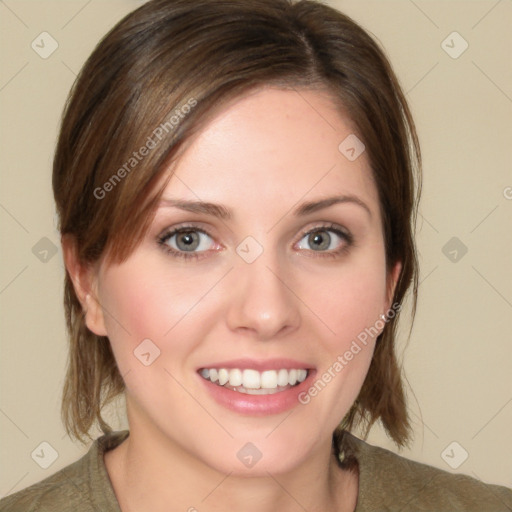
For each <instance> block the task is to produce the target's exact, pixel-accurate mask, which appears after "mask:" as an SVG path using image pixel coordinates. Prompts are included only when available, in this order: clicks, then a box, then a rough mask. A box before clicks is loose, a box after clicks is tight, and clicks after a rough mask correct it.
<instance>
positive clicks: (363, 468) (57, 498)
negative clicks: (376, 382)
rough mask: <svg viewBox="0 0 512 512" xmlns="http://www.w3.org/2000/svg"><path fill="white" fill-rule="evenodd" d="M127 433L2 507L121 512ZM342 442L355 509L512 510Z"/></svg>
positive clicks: (476, 490)
mask: <svg viewBox="0 0 512 512" xmlns="http://www.w3.org/2000/svg"><path fill="white" fill-rule="evenodd" d="M128 435H129V432H128V431H121V432H114V433H112V434H108V435H104V436H102V437H100V438H98V439H96V441H94V443H93V444H92V446H91V448H90V449H89V451H88V453H86V454H85V455H84V456H83V457H82V458H81V459H79V460H78V461H77V462H75V463H73V464H70V465H69V466H67V467H65V468H63V469H62V470H60V471H58V472H57V473H55V474H54V475H52V476H50V477H48V478H46V479H45V480H43V481H42V482H39V483H37V484H34V485H32V486H30V487H28V488H26V489H23V490H21V491H19V492H17V493H15V494H12V495H10V496H7V497H6V498H4V499H2V500H0V512H64V511H72V512H121V509H120V508H119V504H118V502H117V500H116V497H115V494H114V490H113V488H112V485H111V483H110V480H109V477H108V473H107V470H106V468H105V464H104V461H103V454H104V453H105V452H106V451H108V450H110V449H112V448H115V447H116V446H118V445H119V444H120V443H121V442H122V441H124V439H126V437H127V436H128ZM343 443H347V444H346V445H345V444H344V446H346V447H348V448H349V450H348V451H349V452H351V453H352V454H353V455H354V456H355V459H356V460H357V466H358V468H359V495H358V500H357V507H356V510H355V512H370V511H375V512H377V511H379V512H381V511H393V512H394V511H397V512H398V511H403V512H412V511H432V512H443V511H447V512H448V511H449V512H457V511H474V512H483V511H485V512H511V511H512V489H508V488H506V487H501V486H498V485H490V484H484V483H482V482H480V481H479V480H477V479H475V478H472V477H469V476H465V475H459V474H452V473H449V472H447V471H443V470H440V469H437V468H434V467H431V466H427V465H425V464H421V463H419V462H414V461H411V460H408V459H406V458H404V457H401V456H399V455H396V454H394V453H393V452H391V451H389V450H385V449H383V448H379V447H376V446H372V445H370V444H368V443H366V442H364V441H362V440H360V439H358V438H357V437H354V436H353V435H351V434H348V433H346V434H345V436H343Z"/></svg>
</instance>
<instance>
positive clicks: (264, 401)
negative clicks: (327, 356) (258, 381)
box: [197, 359, 316, 416]
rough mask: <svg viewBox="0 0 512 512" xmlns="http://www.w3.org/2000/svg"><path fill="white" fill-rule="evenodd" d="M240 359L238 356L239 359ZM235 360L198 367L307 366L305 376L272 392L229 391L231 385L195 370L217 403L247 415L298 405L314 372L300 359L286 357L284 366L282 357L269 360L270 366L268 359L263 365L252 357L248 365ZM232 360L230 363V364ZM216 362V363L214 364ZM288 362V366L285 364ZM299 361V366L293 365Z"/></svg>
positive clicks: (276, 410) (266, 367) (255, 367)
mask: <svg viewBox="0 0 512 512" xmlns="http://www.w3.org/2000/svg"><path fill="white" fill-rule="evenodd" d="M240 361H242V360H240ZM240 361H238V362H237V363H236V364H235V362H234V361H230V362H229V363H230V364H229V365H227V364H226V363H222V364H219V363H216V364H215V365H212V366H203V367H201V368H226V369H228V368H240V367H241V368H244V369H246V368H248V369H254V370H258V371H264V370H265V369H271V370H273V369H277V368H287V369H293V368H307V369H308V370H309V371H308V376H307V377H306V379H305V380H304V381H303V382H301V383H300V384H297V385H296V386H293V387H292V388H290V389H287V390H286V391H280V392H279V393H274V394H272V395H248V394H246V393H240V392H239V391H233V390H231V389H228V388H225V387H223V386H219V385H218V384H214V383H213V382H211V381H209V380H207V379H205V378H204V377H202V376H201V375H200V374H199V373H197V377H198V379H200V380H201V382H202V383H203V386H205V389H206V391H207V393H208V394H209V395H210V396H211V397H212V398H213V399H214V400H215V402H217V404H219V405H220V406H222V407H224V408H226V409H229V410H230V411H233V412H236V413H239V414H243V415H247V416H268V415H271V414H279V413H282V412H285V411H288V410H289V409H292V408H293V407H297V406H298V405H300V404H301V403H300V401H299V395H300V394H301V393H303V392H304V391H306V390H307V389H308V388H309V387H310V386H311V385H312V382H313V380H314V378H315V375H316V370H315V369H312V368H311V367H308V365H304V363H297V362H296V361H295V362H292V363H290V360H286V361H287V363H286V364H285V365H284V366H280V365H282V364H283V361H284V360H277V359H276V360H273V364H274V367H271V366H269V363H270V361H266V362H265V363H264V365H263V366H262V364H258V365H255V364H254V361H252V363H253V364H252V365H251V364H248V362H247V360H245V361H246V363H244V364H240ZM231 363H233V365H231ZM217 364H219V366H217ZM290 364H291V366H289V365H290ZM297 364H299V366H296V365H297Z"/></svg>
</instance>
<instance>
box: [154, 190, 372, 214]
mask: <svg viewBox="0 0 512 512" xmlns="http://www.w3.org/2000/svg"><path fill="white" fill-rule="evenodd" d="M343 203H345V204H346V203H349V204H355V205H358V206H360V207H361V208H363V209H364V210H365V211H366V212H367V213H368V215H369V217H370V218H371V216H372V213H371V210H370V208H368V206H367V205H366V203H364V202H363V201H361V199H359V198H358V197H357V196H354V195H341V196H333V197H327V198H325V199H319V200H317V201H308V202H305V203H302V204H301V205H300V206H298V207H297V208H295V209H294V210H293V215H295V216H296V217H305V216H306V215H311V214H312V213H315V212H317V211H319V210H323V209H324V208H328V207H329V206H332V205H335V204H343ZM159 207H164V208H165V207H174V208H179V209H180V210H185V211H187V212H192V213H202V214H205V215H211V216H213V217H218V218H219V219H223V220H229V219H232V218H233V212H232V211H231V210H230V209H229V208H227V207H226V206H224V205H222V204H216V203H207V202H203V201H187V200H184V199H172V198H164V199H162V200H161V201H160V204H159Z"/></svg>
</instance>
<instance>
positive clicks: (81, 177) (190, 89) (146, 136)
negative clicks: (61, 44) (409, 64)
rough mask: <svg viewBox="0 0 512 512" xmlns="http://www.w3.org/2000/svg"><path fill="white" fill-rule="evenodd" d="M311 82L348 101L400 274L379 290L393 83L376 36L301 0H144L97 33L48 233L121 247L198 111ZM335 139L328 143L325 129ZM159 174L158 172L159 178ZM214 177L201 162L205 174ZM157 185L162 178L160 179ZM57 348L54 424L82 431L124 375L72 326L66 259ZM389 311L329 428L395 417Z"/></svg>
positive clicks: (408, 276)
mask: <svg viewBox="0 0 512 512" xmlns="http://www.w3.org/2000/svg"><path fill="white" fill-rule="evenodd" d="M269 86H270V87H278V88H281V89H289V90H295V91H297V92H298V93H300V90H301V89H302V90H304V89H310V90H312V89H313V90H321V91H325V92H327V93H328V94H329V96H330V97H331V98H332V100H333V102H334V104H335V105H336V106H339V109H340V112H344V113H345V114H346V115H348V117H349V119H350V121H351V123H352V125H353V126H354V130H355V133H356V134H357V137H358V138H359V139H361V140H362V141H363V143H364V145H365V148H366V149H365V151H366V156H367V158H368V161H369V163H370V167H371V172H372V176H373V179H374V182H375V184H376V188H377V191H378V197H379V203H380V209H381V216H382V229H383V234H384V240H385V253H386V254H385V255H386V265H387V270H388V272H390V271H391V269H392V268H393V266H394V264H395V263H396V262H398V261H400V262H401V263H402V269H401V273H400V276H399V279H398V282H397V285H396V288H395V292H394V297H393V302H394V303H397V304H402V301H403V299H404V297H405V295H406V292H408V291H411V288H412V293H411V295H412V306H413V307H412V315H411V316H412V318H411V326H412V320H413V319H414V315H415V312H416V297H417V287H418V262H417V255H416V249H415V243H414V233H415V225H416V215H417V207H418V201H419V196H420V192H421V155H420V148H419V143H418V138H417V134H416V130H415V127H414V122H413V119H412V116H411V113H410V110H409V107H408V105H407V102H406V99H405V96H404V94H403V92H402V90H401V87H400V85H399V82H398V80H397V78H396V76H395V74H394V72H393V70H392V68H391V66H390V64H389V62H388V60H387V58H386V56H385V54H384V52H383V50H382V49H381V48H380V47H379V45H378V44H377V43H376V42H375V41H374V40H373V38H372V37H371V36H370V35H369V34H368V33H367V32H366V31H365V30H364V29H362V28H361V27H360V26H359V25H358V24H356V23H355V22H354V21H353V20H351V19H350V18H349V17H348V16H346V15H344V14H342V13H340V12H339V11H337V10H335V9H333V8H331V7H329V6H326V5H324V4H321V3H319V2H316V1H311V0H300V1H293V0H243V1H238V0H194V1H190V0H152V1H149V2H147V3H146V4H144V5H142V6H141V7H139V8H138V9H137V10H135V11H133V12H132V13H130V14H128V15H127V16H126V17H125V18H124V19H122V20H121V21H120V22H119V23H117V25H116V26H115V27H114V28H113V29H111V30H110V32H109V33H108V34H107V35H106V36H104V38H103V39H102V40H101V41H100V42H99V44H98V45H97V46H96V48H95V49H94V51H93V53H92V54H91V55H90V57H89V58H88V60H87V61H86V63H85V65H84V66H83V68H82V70H81V71H80V73H79V75H78V77H77V79H76V81H75V83H74V85H73V87H72V90H71V92H70V95H69V98H68V101H67V103H66V107H65V109H64V113H63V118H62V123H61V129H60V134H59V139H58V143H57V147H56V152H55V158H54V166H53V192H54V197H55V201H56V207H57V213H58V219H59V226H58V227H59V230H60V233H61V236H64V235H66V236H69V237H70V238H71V239H73V240H74V247H75V251H76V252H75V254H76V257H77V258H78V261H79V262H80V263H81V264H83V265H84V266H85V267H87V266H88V265H91V264H93V263H94V262H97V261H98V259H99V258H100V257H102V256H104V257H105V261H107V262H109V263H120V262H122V261H124V260H125V259H126V258H127V257H128V256H129V255H130V254H131V253H132V251H133V250H134V249H135V248H136V247H137V246H138V244H139V243H140V242H141V241H142V239H143V237H144V235H145V233H146V230H147V229H148V227H149V225H150V223H151V221H152V220H153V215H154V213H155V209H156V205H157V203H158V201H159V198H160V196H161V194H162V192H163V189H164V188H165V185H166V183H168V179H170V177H171V176H168V177H166V176H165V174H164V173H165V171H166V169H168V168H169V165H170V164H171V163H173V162H175V161H176V159H177V158H178V156H179V155H180V154H181V152H182V151H183V150H184V149H185V148H186V146H187V142H190V140H191V136H192V135H193V134H195V133H197V132H198V131H199V130H200V129H201V127H202V126H204V123H205V121H206V120H207V119H208V118H209V117H211V116H213V114H214V113H216V112H218V111H219V110H220V109H222V107H223V105H224V106H225V105H226V104H227V103H228V102H229V101H232V100H236V99H237V98H239V97H242V96H243V95H244V94H248V93H249V92H252V91H255V90H257V89H258V88H262V87H269ZM340 142H341V141H340ZM163 178H167V180H165V179H164V180H163V181H162V179H163ZM212 179H215V176H212ZM162 183H163V184H162ZM64 306H65V314H66V323H67V329H68V333H69V342H70V345H69V360H68V367H67V374H66V378H65V383H64V389H63V397H62V417H63V421H64V425H65V427H66V430H67V432H68V434H69V435H70V436H72V437H75V438H77V439H79V440H81V441H83V440H84V438H85V437H90V434H89V432H90V430H91V428H92V426H93V425H94V424H95V423H96V422H97V424H98V425H99V427H100V428H101V430H102V431H103V432H105V433H107V432H109V431H111V427H110V426H109V425H108V424H107V422H106V421H105V419H104V418H103V416H102V411H103V407H104V406H105V405H106V404H107V403H109V402H111V401H112V400H113V399H114V398H116V397H117V396H118V395H120V394H122V393H123V390H124V382H123V379H122V377H121V375H120V373H119V370H118V368H117V365H116V361H115V359H114V356H113V353H112V350H111V347H110V342H109V339H108V337H104V336H97V335H96V334H94V333H92V332H91V331H90V330H89V329H88V328H87V327H86V324H85V316H84V312H83V310H82V306H81V303H80V301H79V299H78V296H77V294H76V292H75V289H74V287H73V283H72V280H71V278H70V274H69V272H68V271H66V276H65V290H64ZM399 316H400V313H399V312H398V311H397V312H396V314H395V315H394V316H393V318H390V319H389V320H388V321H387V322H386V325H385V327H384V330H383V331H382V333H381V334H380V335H379V337H378V338H377V341H376V347H375V351H374V355H373V359H372V361H371V364H370V368H369V371H368V374H367V376H366V379H365V381H364V384H363V386H362V388H361V390H360V393H359V395H358V397H357V399H356V401H355V402H354V404H353V406H352V407H351V409H350V411H349V412H348V413H347V415H346V416H345V418H343V421H342V422H341V424H340V425H339V426H338V428H337V429H336V431H335V432H334V435H333V439H334V437H335V436H336V435H340V432H341V433H342V432H343V431H344V430H351V429H353V428H354V427H356V426H358V425H359V426H361V425H362V426H364V427H365V429H366V430H365V435H367V433H368V432H369V430H370V428H371V426H372V425H373V424H374V423H375V422H376V421H377V420H380V421H381V422H382V425H383V427H384V429H385V430H386V432H387V433H388V435H389V436H390V437H391V438H392V439H393V440H394V442H395V443H396V444H397V445H398V446H404V445H407V444H408V442H409V438H410V431H411V427H410V421H409V416H408V413H407V407H406V398H405V390H404V386H403V375H402V370H401V368H400V365H399V364H398V360H397V357H396V354H395V336H396V328H397V320H398V318H399Z"/></svg>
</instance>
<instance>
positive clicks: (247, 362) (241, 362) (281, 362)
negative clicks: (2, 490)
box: [198, 358, 314, 372]
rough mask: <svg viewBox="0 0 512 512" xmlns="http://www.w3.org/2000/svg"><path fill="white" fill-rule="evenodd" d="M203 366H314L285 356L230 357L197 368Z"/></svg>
mask: <svg viewBox="0 0 512 512" xmlns="http://www.w3.org/2000/svg"><path fill="white" fill-rule="evenodd" d="M203 368H217V369H220V368H226V369H234V368H240V369H244V370H245V369H250V370H257V371H259V372H262V371H264V370H280V369H282V368H284V369H286V370H293V369H295V370H300V369H302V368H304V369H306V370H311V369H313V368H314V367H313V366H311V364H309V363H305V362H302V361H297V360H295V359H286V358H279V359H265V360H262V359H248V358H243V359H231V360H229V361H220V362H215V363H207V364H205V365H203V366H200V367H199V368H198V370H201V369H203Z"/></svg>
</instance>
